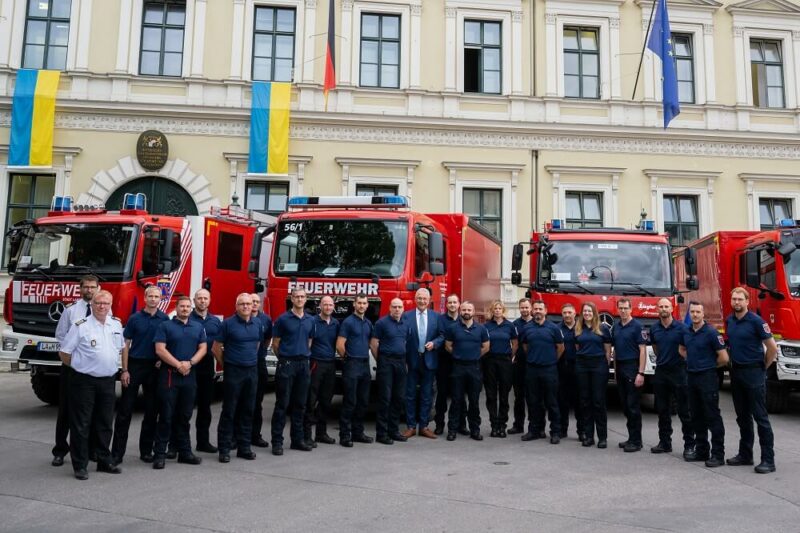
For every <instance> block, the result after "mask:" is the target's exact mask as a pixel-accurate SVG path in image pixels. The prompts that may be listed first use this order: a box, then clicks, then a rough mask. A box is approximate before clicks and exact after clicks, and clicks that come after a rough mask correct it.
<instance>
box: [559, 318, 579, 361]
mask: <svg viewBox="0 0 800 533" xmlns="http://www.w3.org/2000/svg"><path fill="white" fill-rule="evenodd" d="M558 329H560V330H561V336H562V337H564V355H562V356H561V357H562V358H563V359H565V360H567V361H574V360H575V358H576V357H578V355H577V354H578V348H577V347H576V346H575V322H573V323H572V327H571V328H570V327H568V326H567V325H566V324H564V321H563V320H562V321H561V324H559V326H558Z"/></svg>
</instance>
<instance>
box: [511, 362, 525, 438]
mask: <svg viewBox="0 0 800 533" xmlns="http://www.w3.org/2000/svg"><path fill="white" fill-rule="evenodd" d="M525 358H526V354H524V353H522V352H521V351H519V352H517V357H516V359H515V360H514V366H513V368H512V372H511V383H512V386H513V388H514V424H513V426H514V427H515V428H517V429H519V430H523V429H524V428H525V407H526V405H527V399H526V398H525V374H526V373H527V365H528V363H527V361H526V359H525Z"/></svg>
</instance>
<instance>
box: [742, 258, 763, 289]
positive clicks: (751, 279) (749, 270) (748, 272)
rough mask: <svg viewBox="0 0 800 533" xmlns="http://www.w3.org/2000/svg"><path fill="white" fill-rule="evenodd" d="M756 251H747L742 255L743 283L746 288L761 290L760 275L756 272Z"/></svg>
mask: <svg viewBox="0 0 800 533" xmlns="http://www.w3.org/2000/svg"><path fill="white" fill-rule="evenodd" d="M758 263H759V261H758V251H756V250H749V251H747V252H745V253H744V264H743V267H744V282H745V285H747V286H748V287H752V288H754V289H759V288H761V274H760V273H759V270H758Z"/></svg>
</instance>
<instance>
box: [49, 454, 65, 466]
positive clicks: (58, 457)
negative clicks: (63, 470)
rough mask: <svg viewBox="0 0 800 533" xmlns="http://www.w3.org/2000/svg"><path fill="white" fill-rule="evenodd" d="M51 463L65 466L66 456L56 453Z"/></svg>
mask: <svg viewBox="0 0 800 533" xmlns="http://www.w3.org/2000/svg"><path fill="white" fill-rule="evenodd" d="M50 464H51V465H53V466H63V465H64V456H63V455H54V456H53V460H52V461H50Z"/></svg>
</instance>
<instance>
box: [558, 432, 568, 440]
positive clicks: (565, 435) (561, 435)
mask: <svg viewBox="0 0 800 533" xmlns="http://www.w3.org/2000/svg"><path fill="white" fill-rule="evenodd" d="M558 436H559V438H562V439H566V438H567V430H564V431H562V432H560V433H559V434H558Z"/></svg>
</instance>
